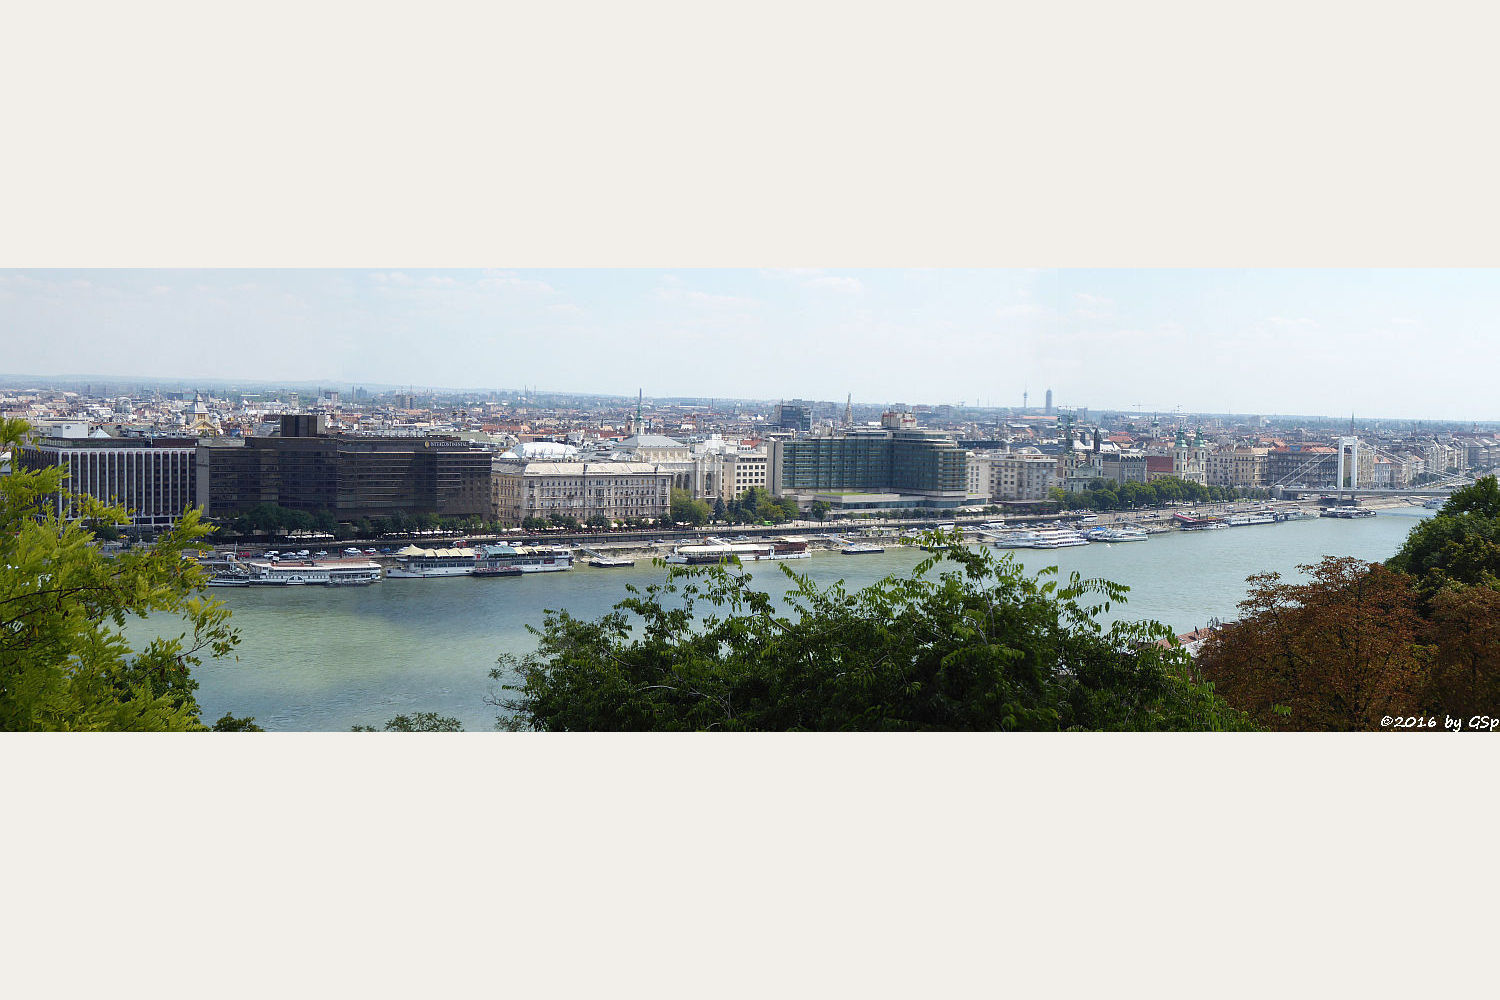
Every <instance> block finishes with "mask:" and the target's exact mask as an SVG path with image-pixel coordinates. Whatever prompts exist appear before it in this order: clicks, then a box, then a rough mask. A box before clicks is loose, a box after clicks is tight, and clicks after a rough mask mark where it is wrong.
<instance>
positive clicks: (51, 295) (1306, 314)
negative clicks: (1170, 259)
mask: <svg viewBox="0 0 1500 1000" xmlns="http://www.w3.org/2000/svg"><path fill="white" fill-rule="evenodd" d="M1497 330H1500V270H1452V269H1449V270H1444V269H1429V270H1420V269H1418V270H1332V269H1306V270H1129V269H1119V270H1081V269H1080V270H1072V269H1064V270H1056V269H1029V270H1027V269H1011V270H1006V269H972V270H954V269H927V270H924V269H879V270H869V269H866V270H839V269H826V270H825V269H753V268H746V269H734V270H706V269H692V268H682V269H666V270H648V269H562V270H478V269H476V270H420V269H408V270H384V271H376V270H362V271H350V270H320V269H308V270H284V271H278V270H139V269H122V270H77V271H65V270H9V271H6V270H0V334H3V336H0V341H3V343H4V352H3V360H0V369H3V373H4V374H11V375H37V376H49V375H50V376H58V375H95V376H129V377H144V378H149V377H161V378H173V379H178V378H182V379H193V378H203V379H245V380H267V381H277V380H284V381H297V382H317V383H323V384H327V385H329V386H352V385H359V384H386V385H407V384H411V385H416V386H435V387H445V388H474V389H497V390H498V389H511V388H517V387H520V386H535V387H537V388H538V389H541V390H543V391H546V390H554V391H573V392H581V393H607V394H619V395H634V394H635V392H636V390H637V389H638V388H639V389H642V390H644V392H645V393H646V395H648V396H702V397H715V398H746V399H779V398H788V399H790V398H794V397H802V398H808V399H826V400H838V401H842V400H843V399H844V398H845V397H846V395H848V394H851V393H852V395H853V397H854V399H855V401H856V402H862V403H875V404H879V403H892V402H905V403H911V404H921V403H928V404H940V403H952V404H958V403H964V404H966V405H971V406H972V405H980V406H1019V405H1021V401H1022V394H1023V393H1025V392H1029V393H1030V402H1031V405H1033V406H1040V405H1041V404H1042V402H1043V395H1044V393H1045V391H1046V390H1047V389H1048V388H1051V389H1052V390H1053V393H1054V402H1055V403H1056V405H1058V406H1086V407H1089V408H1091V409H1094V410H1100V409H1119V410H1125V411H1131V410H1135V409H1137V408H1139V409H1140V410H1141V412H1143V413H1151V412H1160V413H1170V412H1172V411H1173V410H1175V409H1177V408H1181V409H1182V410H1183V411H1185V412H1230V413H1250V414H1258V413H1266V414H1269V413H1295V414H1326V415H1334V416H1342V415H1344V414H1348V413H1351V412H1353V413H1356V414H1359V415H1362V416H1369V417H1404V418H1418V419H1442V420H1494V419H1500V399H1497V398H1496V397H1497V393H1496V391H1495V386H1496V375H1497V371H1500V367H1497V365H1496V361H1497V360H1500V340H1497V337H1496V333H1497Z"/></svg>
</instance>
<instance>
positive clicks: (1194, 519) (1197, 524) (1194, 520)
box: [1172, 514, 1229, 531]
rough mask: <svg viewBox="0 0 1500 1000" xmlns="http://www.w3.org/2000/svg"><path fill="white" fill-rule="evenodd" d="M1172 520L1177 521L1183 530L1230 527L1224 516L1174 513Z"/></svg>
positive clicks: (1208, 529) (1207, 529)
mask: <svg viewBox="0 0 1500 1000" xmlns="http://www.w3.org/2000/svg"><path fill="white" fill-rule="evenodd" d="M1172 520H1174V521H1176V522H1177V526H1178V527H1180V528H1181V529H1182V530H1183V531H1212V530H1214V529H1217V528H1227V527H1229V525H1228V524H1226V523H1224V519H1223V518H1219V517H1203V516H1201V515H1198V514H1173V515H1172Z"/></svg>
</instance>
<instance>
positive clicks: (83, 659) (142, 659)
mask: <svg viewBox="0 0 1500 1000" xmlns="http://www.w3.org/2000/svg"><path fill="white" fill-rule="evenodd" d="M28 431H29V428H28V427H27V425H26V424H25V423H24V422H22V421H19V420H5V421H0V451H10V452H12V453H13V454H19V452H20V448H21V443H22V440H23V439H24V438H25V436H26V435H27V433H28ZM64 478H65V473H64V470H63V469H62V468H60V467H54V468H49V469H44V470H42V471H38V472H33V471H27V470H24V469H16V470H15V471H14V472H12V474H11V475H9V476H6V477H3V478H0V730H157V731H160V730H198V731H201V730H204V729H205V728H207V727H205V725H204V723H203V721H202V718H201V713H200V708H199V706H198V702H197V699H196V697H195V696H194V692H195V691H196V690H197V687H198V682H197V681H196V680H195V679H194V678H193V676H192V668H193V667H195V666H198V665H199V664H200V663H201V662H202V659H201V657H202V656H204V655H207V656H209V657H213V658H218V657H223V656H228V655H229V654H230V653H231V652H232V651H233V650H234V647H235V645H237V644H238V642H239V634H238V633H237V632H236V631H235V629H233V628H232V627H231V626H230V624H229V609H228V608H227V607H225V606H224V605H223V603H221V602H219V601H216V600H210V599H205V598H202V597H200V596H198V595H199V593H200V591H201V590H202V588H203V587H204V586H205V584H206V583H207V580H208V576H207V573H206V572H205V571H204V570H203V569H202V568H201V567H199V566H198V565H197V564H196V563H195V562H193V561H192V560H190V559H187V558H185V557H186V555H187V554H188V553H189V552H192V551H195V550H197V549H199V548H201V547H202V543H203V540H204V539H205V538H206V537H207V536H208V534H209V532H210V530H211V529H210V528H209V527H208V526H206V525H204V524H202V523H201V521H200V519H199V512H198V511H197V510H196V509H193V508H190V509H189V510H188V511H187V512H185V513H184V515H183V516H182V518H181V519H180V520H179V521H178V522H177V523H176V524H174V525H173V526H172V527H171V528H170V529H168V530H166V531H163V532H161V533H160V534H159V535H158V536H157V539H156V541H155V542H154V543H153V544H151V545H149V546H135V547H133V548H131V549H130V550H128V551H126V552H122V553H121V554H119V555H117V556H114V557H106V556H105V555H104V554H103V553H102V552H100V550H99V548H98V546H97V545H96V544H95V538H94V536H93V534H92V532H90V531H89V530H88V528H86V527H85V526H84V523H85V522H90V521H92V522H98V523H106V524H111V525H118V524H126V523H128V522H129V516H128V513H127V512H126V511H125V510H124V508H122V507H117V506H108V505H105V504H103V503H100V502H99V501H97V500H95V499H93V498H91V497H87V496H80V495H74V496H73V499H74V500H75V501H76V502H77V504H78V505H79V507H80V509H81V511H82V517H83V520H82V521H79V522H69V521H66V520H63V519H60V518H59V517H58V516H57V514H56V513H55V512H56V506H55V504H54V503H53V502H50V501H53V500H54V499H55V497H56V495H57V494H58V493H59V492H60V491H63V490H64V489H65V482H64ZM147 614H157V615H178V616H181V618H182V620H183V623H184V625H185V626H186V628H185V630H184V631H183V632H182V634H180V635H178V636H177V637H175V638H161V639H155V640H153V641H151V642H150V643H147V644H146V645H145V646H144V647H143V648H141V649H138V650H133V649H132V648H131V647H130V644H129V643H128V642H127V640H126V638H125V634H124V626H125V620H126V618H127V616H139V617H145V616H146V615H147ZM221 721H222V720H221ZM245 721H247V722H248V721H249V720H245Z"/></svg>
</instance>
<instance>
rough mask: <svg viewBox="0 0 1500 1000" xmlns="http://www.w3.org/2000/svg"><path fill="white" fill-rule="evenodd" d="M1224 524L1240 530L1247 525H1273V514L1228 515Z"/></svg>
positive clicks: (1274, 520)
mask: <svg viewBox="0 0 1500 1000" xmlns="http://www.w3.org/2000/svg"><path fill="white" fill-rule="evenodd" d="M1225 523H1226V524H1228V525H1229V526H1230V527H1231V528H1242V527H1244V526H1245V525H1247V524H1275V523H1276V516H1275V515H1274V514H1230V515H1229V517H1228V518H1226V519H1225Z"/></svg>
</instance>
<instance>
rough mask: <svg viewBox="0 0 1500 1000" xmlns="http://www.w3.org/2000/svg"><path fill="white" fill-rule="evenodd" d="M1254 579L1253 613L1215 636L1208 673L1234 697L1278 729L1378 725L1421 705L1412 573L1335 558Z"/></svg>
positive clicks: (1422, 678)
mask: <svg viewBox="0 0 1500 1000" xmlns="http://www.w3.org/2000/svg"><path fill="white" fill-rule="evenodd" d="M1299 569H1301V570H1302V571H1304V572H1306V573H1308V574H1310V579H1309V580H1308V581H1307V582H1305V583H1288V582H1286V581H1283V580H1282V578H1281V576H1280V575H1279V574H1277V573H1263V574H1259V575H1257V576H1252V577H1251V578H1250V581H1249V582H1250V593H1249V595H1248V596H1247V597H1246V598H1245V599H1244V600H1243V601H1241V602H1240V610H1241V611H1242V612H1243V613H1244V617H1243V618H1242V619H1241V620H1240V621H1239V622H1237V623H1234V624H1232V625H1228V626H1225V627H1224V628H1222V629H1220V630H1218V631H1217V632H1215V633H1214V634H1213V635H1212V636H1210V637H1209V639H1208V640H1207V642H1205V643H1204V646H1203V647H1202V648H1201V649H1200V651H1199V653H1198V659H1197V666H1198V669H1199V671H1200V672H1201V675H1202V676H1203V677H1204V678H1205V679H1206V680H1210V681H1212V682H1213V684H1214V685H1215V688H1216V689H1217V690H1218V691H1219V692H1220V693H1221V694H1223V695H1224V697H1225V698H1226V699H1228V701H1229V702H1230V704H1232V705H1234V706H1236V707H1237V708H1240V709H1242V710H1243V711H1245V712H1246V713H1247V714H1248V715H1249V716H1250V717H1251V718H1253V719H1255V720H1256V721H1257V722H1258V723H1260V724H1262V725H1264V726H1267V727H1269V728H1274V729H1299V730H1300V729H1316V730H1355V729H1378V728H1379V727H1380V726H1379V723H1380V719H1381V718H1382V717H1383V716H1386V715H1396V714H1409V713H1411V712H1413V711H1415V710H1416V709H1417V707H1418V706H1419V704H1420V702H1421V700H1422V697H1423V694H1424V686H1425V684H1426V681H1427V677H1426V658H1425V656H1424V654H1423V651H1422V650H1421V649H1420V648H1419V644H1418V639H1419V636H1420V633H1421V630H1422V624H1423V623H1422V619H1421V616H1420V614H1419V613H1418V608H1417V598H1416V592H1415V591H1414V590H1413V589H1412V587H1411V585H1410V580H1409V579H1408V578H1407V577H1405V576H1403V575H1401V574H1399V573H1395V572H1393V571H1391V570H1389V569H1386V568H1385V567H1383V566H1381V565H1379V564H1370V563H1365V562H1361V561H1360V560H1358V559H1349V558H1337V557H1333V556H1329V557H1326V558H1325V559H1323V561H1322V562H1320V563H1318V564H1316V565H1306V566H1301V567H1299Z"/></svg>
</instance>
